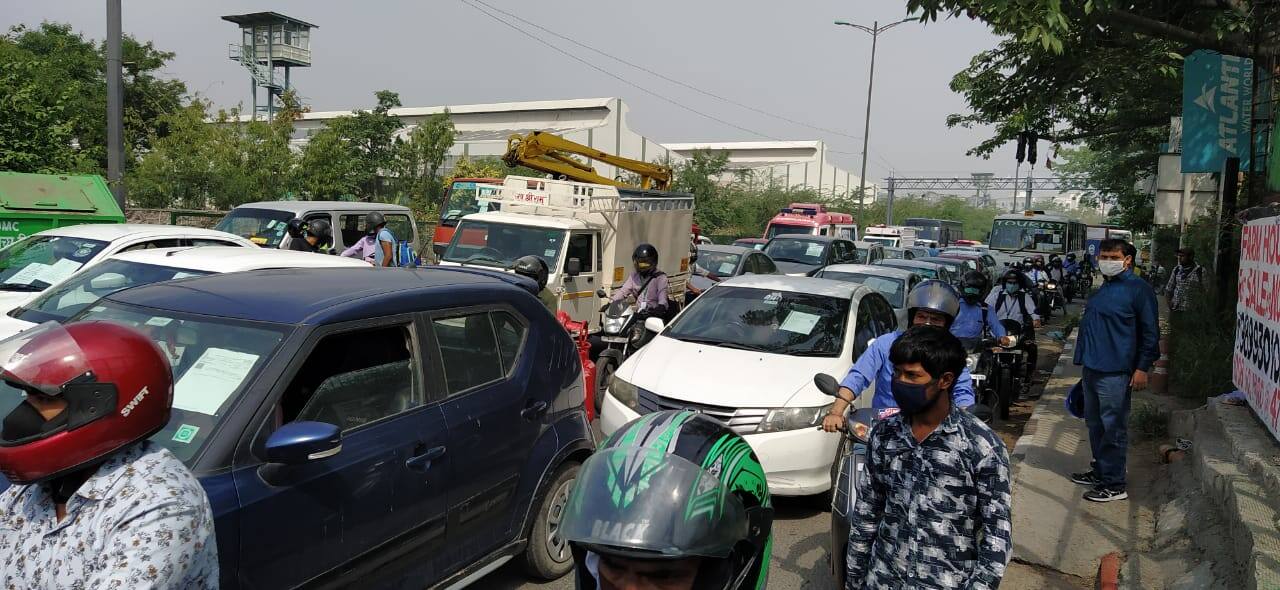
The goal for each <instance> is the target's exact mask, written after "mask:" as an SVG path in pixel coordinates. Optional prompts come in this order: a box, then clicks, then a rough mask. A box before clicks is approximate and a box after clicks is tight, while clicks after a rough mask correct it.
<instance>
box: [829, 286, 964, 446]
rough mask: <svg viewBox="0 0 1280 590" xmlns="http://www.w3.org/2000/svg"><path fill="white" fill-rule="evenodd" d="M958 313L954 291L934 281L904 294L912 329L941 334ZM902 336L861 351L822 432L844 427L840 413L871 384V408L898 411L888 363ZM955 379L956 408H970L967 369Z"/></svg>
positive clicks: (894, 335) (896, 334) (876, 342)
mask: <svg viewBox="0 0 1280 590" xmlns="http://www.w3.org/2000/svg"><path fill="white" fill-rule="evenodd" d="M959 312H960V297H959V296H957V295H956V290H955V288H953V287H952V286H951V285H948V284H946V283H944V282H942V281H938V280H928V281H924V282H921V283H920V284H918V285H916V286H915V288H914V289H912V290H911V292H910V293H907V322H909V323H910V324H911V325H912V326H924V325H927V326H936V327H939V328H942V329H943V330H948V329H950V328H951V324H952V323H953V322H954V321H955V318H956V314H958V313H959ZM901 335H902V331H901V330H899V331H897V332H890V333H888V334H884V335H881V336H880V337H878V338H876V339H875V340H873V341H872V342H871V344H869V345H868V346H867V349H866V350H865V351H863V353H862V356H859V357H858V361H857V362H855V363H854V364H853V368H852V369H849V374H848V375H845V377H844V380H843V381H841V382H840V392H839V395H837V396H836V397H837V398H838V399H836V401H835V404H834V405H832V406H831V411H830V412H829V413H828V414H827V415H826V417H824V418H823V419H822V429H823V430H825V431H827V432H837V431H839V430H840V429H841V428H843V427H844V413H845V410H847V409H848V408H849V406H851V405H853V401H854V400H855V399H857V397H858V395H860V394H861V393H862V390H864V389H866V388H867V386H869V385H871V384H873V383H874V384H875V386H876V391H875V397H874V398H872V400H871V406H872V407H874V408H877V409H881V408H896V407H898V403H897V401H895V399H894V397H893V393H892V388H891V385H890V383H891V382H892V381H893V362H892V361H890V360H889V348H890V347H892V346H893V343H894V341H895V340H897V339H898V337H899V336H901ZM963 364H964V363H963V362H962V363H961V365H962V366H961V369H963V370H961V371H959V372H958V373H957V375H958V376H957V377H955V386H954V387H952V388H951V390H950V391H951V393H952V394H953V395H954V396H955V404H956V406H957V407H960V408H968V407H969V406H972V405H973V404H974V400H975V398H974V395H973V379H972V378H971V377H970V376H969V369H966V368H964V367H963Z"/></svg>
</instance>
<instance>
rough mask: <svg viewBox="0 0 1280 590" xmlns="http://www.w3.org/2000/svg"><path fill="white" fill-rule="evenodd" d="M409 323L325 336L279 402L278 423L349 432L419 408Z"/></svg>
mask: <svg viewBox="0 0 1280 590" xmlns="http://www.w3.org/2000/svg"><path fill="white" fill-rule="evenodd" d="M416 349H417V346H416V345H415V344H414V341H413V331H412V329H411V328H410V326H409V325H408V324H403V325H396V326H386V327H378V328H370V329H365V330H355V331H351V332H342V333H339V334H332V335H329V336H325V337H324V338H323V339H321V340H320V342H318V343H316V346H315V347H314V348H312V349H311V352H310V353H309V354H308V355H307V360H306V361H305V362H304V363H303V364H302V367H301V368H300V369H298V372H297V374H296V376H295V377H294V378H293V382H291V383H290V384H289V387H288V388H287V389H286V390H285V392H284V395H283V396H282V397H281V398H280V417H281V423H288V422H294V421H313V422H325V423H328V424H334V425H337V426H338V428H341V429H342V430H343V431H347V430H352V429H355V428H359V427H361V426H364V425H365V424H369V423H372V422H377V421H378V420H381V419H383V418H386V417H388V416H393V415H395V414H398V413H400V412H403V411H405V410H409V409H412V408H415V407H417V406H420V405H422V400H423V395H422V392H421V391H420V390H419V387H418V386H417V379H416V378H415V377H414V367H415V365H420V363H417V362H415V360H416V359H415V357H416V356H417V354H416V353H415V351H416Z"/></svg>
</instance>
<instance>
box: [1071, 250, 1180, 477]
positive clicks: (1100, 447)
mask: <svg viewBox="0 0 1280 590" xmlns="http://www.w3.org/2000/svg"><path fill="white" fill-rule="evenodd" d="M1135 255H1136V249H1135V248H1134V247H1133V244H1130V243H1128V242H1126V241H1124V240H1119V239H1108V240H1104V241H1103V242H1102V244H1101V245H1100V246H1099V247H1098V270H1099V271H1100V272H1101V273H1102V276H1103V277H1104V280H1103V283H1102V286H1101V287H1100V288H1099V289H1098V291H1097V292H1095V293H1094V294H1093V296H1092V297H1090V298H1089V302H1088V304H1087V305H1086V306H1085V309H1084V316H1083V317H1081V319H1080V335H1079V337H1078V339H1077V342H1076V352H1075V364H1077V365H1083V367H1084V368H1083V377H1084V378H1083V380H1082V382H1083V384H1084V419H1085V423H1086V424H1087V425H1088V427H1089V448H1090V449H1091V450H1092V451H1093V462H1092V464H1091V465H1090V469H1089V470H1088V471H1085V472H1082V473H1073V474H1071V480H1072V481H1074V482H1076V483H1078V484H1081V485H1087V486H1090V487H1092V488H1093V489H1091V490H1089V491H1088V492H1085V494H1084V499H1086V500H1089V501H1091V502H1111V501H1113V500H1124V499H1125V498H1128V497H1129V494H1128V492H1127V491H1126V487H1125V459H1126V456H1125V454H1126V453H1127V452H1128V446H1129V402H1130V397H1131V393H1132V391H1133V390H1135V389H1137V390H1142V389H1145V388H1146V387H1147V372H1148V371H1150V370H1151V365H1152V364H1153V363H1155V361H1156V359H1158V358H1159V357H1160V349H1159V339H1160V327H1159V311H1158V308H1157V305H1156V293H1155V290H1154V289H1152V288H1151V285H1149V284H1148V283H1147V282H1146V281H1144V280H1142V279H1141V278H1139V277H1137V276H1136V275H1134V273H1133V259H1134V256H1135Z"/></svg>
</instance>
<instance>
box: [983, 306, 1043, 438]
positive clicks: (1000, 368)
mask: <svg viewBox="0 0 1280 590" xmlns="http://www.w3.org/2000/svg"><path fill="white" fill-rule="evenodd" d="M1000 324H1001V325H1002V326H1004V330H1005V332H1007V333H1008V334H1009V335H1010V336H1013V338H1014V343H1013V346H1009V347H1000V348H998V349H997V350H995V351H994V352H993V353H992V354H993V357H994V359H993V360H994V361H995V366H994V369H993V371H992V376H993V377H992V378H993V380H994V381H995V383H997V384H998V386H997V390H998V391H1001V392H1002V393H1001V394H1000V405H999V406H996V410H997V411H998V412H999V414H1000V418H1001V419H1002V420H1005V419H1008V418H1009V408H1010V407H1011V406H1013V402H1015V401H1018V398H1020V397H1021V396H1022V395H1024V394H1026V392H1027V390H1028V389H1029V388H1030V386H1031V383H1030V382H1028V381H1027V379H1026V366H1027V361H1026V357H1025V356H1024V355H1026V354H1028V351H1027V348H1028V347H1031V346H1035V338H1034V337H1031V338H1030V339H1028V337H1027V336H1028V335H1027V334H1024V333H1023V327H1022V322H1019V321H1017V320H1000Z"/></svg>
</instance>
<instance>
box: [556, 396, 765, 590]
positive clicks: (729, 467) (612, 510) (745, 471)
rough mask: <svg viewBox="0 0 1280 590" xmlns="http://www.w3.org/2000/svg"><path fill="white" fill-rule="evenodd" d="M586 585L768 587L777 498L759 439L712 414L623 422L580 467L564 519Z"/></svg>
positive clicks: (618, 588)
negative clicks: (756, 446) (751, 440)
mask: <svg viewBox="0 0 1280 590" xmlns="http://www.w3.org/2000/svg"><path fill="white" fill-rule="evenodd" d="M560 536H561V538H563V539H564V540H565V541H567V542H568V544H569V548H570V550H571V551H572V553H573V563H574V565H573V567H574V573H573V578H574V587H575V588H577V589H578V590H597V589H601V590H623V589H628V590H630V589H660V590H693V589H695V588H696V589H704V588H709V589H715V590H756V589H759V588H764V587H766V583H767V580H768V577H769V557H770V548H771V546H772V539H773V503H772V501H771V500H770V497H769V486H768V484H767V482H766V480H765V474H764V468H763V467H761V465H760V459H759V458H758V457H757V456H756V454H755V452H754V451H752V450H751V446H750V445H749V444H747V442H746V440H745V439H743V438H742V437H741V436H739V435H738V434H736V433H735V432H733V431H732V430H729V428H728V427H727V426H725V425H724V424H723V423H721V422H718V421H716V420H713V419H711V418H708V417H706V416H704V415H703V414H700V413H696V412H690V411H685V410H667V411H663V412H655V413H652V414H646V415H644V416H641V417H639V418H636V419H635V420H632V421H631V422H629V423H627V424H625V425H623V426H622V427H621V428H619V429H618V430H617V431H615V432H614V433H613V434H612V435H611V436H609V438H608V439H606V440H605V441H604V443H603V444H601V446H600V448H598V449H596V451H595V453H593V454H592V455H591V457H589V458H588V459H587V460H586V462H584V463H583V464H582V467H581V469H580V470H579V471H578V475H577V478H576V481H574V484H573V490H572V492H570V494H569V501H568V505H567V506H566V507H565V509H564V513H563V517H562V519H561V521H560Z"/></svg>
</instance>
